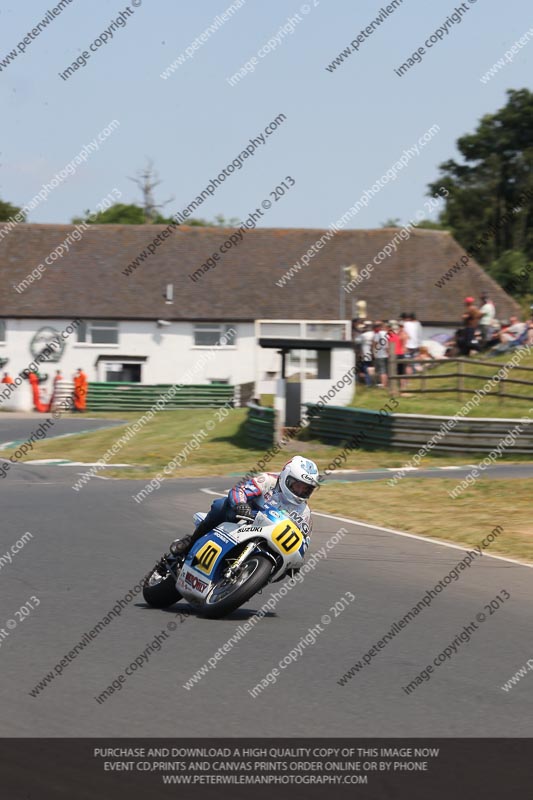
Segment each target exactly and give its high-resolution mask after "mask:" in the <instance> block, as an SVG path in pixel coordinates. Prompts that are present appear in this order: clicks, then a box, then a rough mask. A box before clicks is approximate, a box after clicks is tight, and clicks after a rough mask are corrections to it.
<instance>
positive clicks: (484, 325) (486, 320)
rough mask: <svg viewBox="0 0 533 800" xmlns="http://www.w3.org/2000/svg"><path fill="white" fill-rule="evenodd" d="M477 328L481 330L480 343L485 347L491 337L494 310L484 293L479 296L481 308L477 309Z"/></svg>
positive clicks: (494, 315) (494, 317)
mask: <svg viewBox="0 0 533 800" xmlns="http://www.w3.org/2000/svg"><path fill="white" fill-rule="evenodd" d="M479 313H480V315H481V316H480V318H479V327H480V328H481V342H482V344H483V346H484V347H485V346H486V345H487V342H488V341H489V339H490V338H491V336H492V326H493V325H494V320H495V319H496V308H495V306H494V303H493V302H492V300H491V299H490V297H489V296H488V294H487V293H486V292H484V293H483V294H482V295H481V307H480V309H479Z"/></svg>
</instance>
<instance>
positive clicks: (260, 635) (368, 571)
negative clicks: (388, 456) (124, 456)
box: [0, 420, 533, 737]
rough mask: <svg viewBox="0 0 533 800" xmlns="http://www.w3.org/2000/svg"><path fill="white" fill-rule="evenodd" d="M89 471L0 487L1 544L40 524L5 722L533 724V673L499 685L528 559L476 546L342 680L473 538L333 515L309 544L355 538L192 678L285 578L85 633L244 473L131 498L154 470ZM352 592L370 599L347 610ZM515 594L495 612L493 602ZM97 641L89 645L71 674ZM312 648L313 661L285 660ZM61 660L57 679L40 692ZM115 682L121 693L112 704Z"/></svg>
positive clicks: (116, 727) (527, 615)
mask: <svg viewBox="0 0 533 800" xmlns="http://www.w3.org/2000/svg"><path fill="white" fill-rule="evenodd" d="M84 422H85V420H84ZM522 469H523V468H522ZM81 471H82V470H81V468H80V467H72V466H70V467H69V466H65V467H62V468H60V469H59V468H57V467H52V466H40V465H24V464H21V465H15V466H14V468H13V469H12V470H10V472H9V474H8V476H7V478H6V479H5V480H4V481H2V484H1V486H2V489H3V492H2V516H3V522H4V524H3V525H2V529H1V532H0V556H1V554H2V553H5V552H7V551H8V550H9V548H10V547H11V546H12V545H13V544H14V543H15V542H16V541H17V540H18V539H19V538H20V537H21V536H22V535H23V534H24V532H26V531H30V532H31V533H32V536H33V538H32V539H31V540H29V541H28V542H27V543H26V544H25V546H24V548H23V549H22V550H20V551H19V552H17V553H16V554H15V555H13V556H12V562H11V563H7V560H5V561H4V560H2V561H0V608H1V609H2V611H1V612H0V613H1V616H0V631H1V630H2V629H3V633H1V638H0V650H1V652H0V657H1V659H2V666H3V670H2V672H3V680H2V690H1V691H2V711H3V713H2V715H1V719H0V736H9V737H12V736H15V737H23V736H50V737H61V736H65V737H69V736H100V737H101V736H128V737H130V736H146V737H151V736H158V737H161V736H176V735H178V736H185V737H198V736H224V737H225V736H278V737H279V736H280V735H282V736H285V737H287V736H288V737H292V736H299V735H301V736H331V737H332V736H364V737H369V736H388V737H391V736H402V737H408V736H416V737H427V736H458V737H460V736H483V737H499V736H502V737H507V736H514V737H529V736H532V735H533V694H532V692H531V684H530V683H529V681H530V680H531V679H530V678H529V677H525V678H524V679H523V680H522V681H520V683H519V684H518V685H516V686H515V687H514V688H513V689H512V690H511V691H510V692H507V693H506V692H504V691H502V689H501V688H500V687H501V685H502V684H503V683H505V681H507V680H508V679H509V677H511V676H512V675H513V674H514V673H515V672H516V671H517V670H518V669H519V668H520V667H521V666H522V665H523V664H524V663H525V662H526V661H527V660H528V659H529V658H531V657H532V656H533V652H532V650H531V595H532V591H533V569H531V568H530V567H528V566H525V565H520V564H517V563H513V562H511V561H507V560H505V559H496V558H491V557H490V555H484V556H483V557H479V558H477V559H476V560H475V561H474V563H472V565H471V566H470V568H468V569H465V570H464V571H463V572H460V578H459V579H458V580H457V581H452V582H451V583H450V584H449V585H447V586H446V589H445V590H444V591H442V592H441V593H440V594H438V595H437V596H436V597H435V599H434V600H433V601H432V603H431V605H430V606H429V607H428V608H424V610H423V611H422V612H421V613H420V614H418V615H417V616H416V617H415V618H414V619H413V620H412V621H411V622H410V623H409V624H408V625H407V626H406V627H404V628H402V629H401V630H399V632H398V633H397V634H396V635H395V636H394V637H392V639H391V641H390V642H389V643H388V644H387V646H386V648H385V649H383V650H379V651H376V655H375V656H374V657H372V659H371V661H370V663H369V664H368V665H366V666H365V667H364V668H363V669H362V670H360V671H359V672H358V673H357V674H355V675H354V677H353V678H352V679H351V680H349V681H347V683H346V685H344V686H341V685H339V683H337V681H338V679H339V678H340V677H341V676H342V675H343V674H344V673H346V672H347V671H348V670H349V669H350V667H352V665H353V664H354V663H355V662H356V661H357V660H360V659H362V657H363V655H364V654H365V653H367V652H368V651H369V649H370V648H371V647H372V646H373V645H375V643H376V642H377V641H378V640H380V639H382V638H383V636H384V634H385V633H387V632H388V631H389V630H390V629H391V626H392V625H393V623H394V622H395V621H397V620H399V619H401V618H402V617H403V616H404V615H405V614H406V613H407V612H408V611H409V610H410V609H411V608H412V607H413V606H414V605H415V604H417V603H418V601H419V600H420V599H421V598H422V597H423V595H424V594H425V593H426V591H427V589H429V588H431V587H434V586H435V585H436V584H437V583H438V582H439V581H440V580H442V579H443V578H444V576H446V575H447V574H448V573H449V572H450V570H451V569H452V568H453V567H454V566H455V565H456V564H457V563H458V562H459V561H460V560H461V559H462V558H463V557H464V551H462V549H461V548H459V547H457V546H454V545H449V546H443V545H441V544H439V543H436V542H433V541H428V540H424V539H422V538H418V537H415V536H409V535H401V534H400V533H399V532H398V533H396V532H393V531H387V530H384V529H380V528H377V527H374V526H371V525H366V524H360V523H357V522H356V521H350V520H339V519H336V518H334V517H331V516H330V515H324V514H317V515H316V517H315V527H314V532H313V541H312V546H311V553H313V552H317V551H318V550H319V549H320V548H321V547H323V546H324V545H325V543H326V542H327V541H329V540H330V539H331V537H332V536H333V535H334V534H335V533H336V532H337V531H339V529H340V528H345V530H346V533H345V535H344V537H343V538H342V539H341V541H340V542H339V543H338V544H337V545H336V546H335V547H334V548H333V549H332V550H331V551H330V552H329V557H328V558H327V559H322V560H320V562H318V563H317V564H316V568H315V569H314V570H313V571H311V572H309V574H308V575H307V576H306V577H305V580H304V581H303V582H302V583H299V584H297V585H296V586H295V587H294V588H292V589H291V590H290V591H288V592H287V593H286V594H285V596H284V597H282V598H281V599H280V600H279V602H278V603H277V604H276V606H275V608H274V609H273V611H272V613H271V614H270V615H268V616H266V617H265V618H264V619H262V620H260V621H259V622H258V623H257V624H256V625H254V627H253V629H252V630H251V631H249V632H248V633H246V635H245V636H244V637H243V638H242V639H241V640H240V641H238V642H236V643H234V644H233V646H232V647H231V648H230V649H229V652H228V653H227V654H225V655H224V657H223V659H222V660H219V661H217V662H216V664H217V666H216V669H209V670H207V671H206V674H204V675H203V676H202V675H200V678H199V680H198V682H197V683H196V684H195V685H193V686H192V688H190V689H186V688H184V685H185V684H186V682H187V681H190V680H191V676H192V675H194V674H195V673H196V672H197V671H198V670H200V668H201V667H202V666H203V665H204V664H205V663H208V659H209V658H213V655H214V653H215V651H217V650H218V648H220V647H222V646H223V645H224V644H225V643H226V642H227V641H228V640H229V638H230V637H231V636H233V635H235V634H236V631H237V630H238V628H239V626H240V625H242V624H243V623H245V622H246V621H247V620H248V619H250V617H251V615H252V614H253V612H254V611H255V610H257V609H258V608H259V607H260V606H261V605H262V604H263V603H264V602H265V601H266V600H267V599H268V598H269V597H270V596H271V594H272V593H273V592H274V591H279V590H280V587H281V584H275V585H274V586H272V587H268V588H267V589H266V590H265V591H264V592H263V593H262V594H261V595H258V596H256V597H254V598H252V600H251V601H250V602H249V603H248V604H246V606H245V607H244V608H241V609H239V610H238V611H237V612H235V613H234V614H233V615H231V617H229V618H227V619H224V620H205V619H202V618H201V617H199V616H197V615H196V613H195V612H194V610H192V609H190V608H189V607H188V605H187V604H186V603H183V602H181V603H179V604H178V605H176V606H175V607H173V608H172V609H169V610H165V611H160V610H156V609H151V608H148V607H147V606H146V605H145V603H144V601H143V600H142V595H139V594H137V595H135V596H133V597H131V596H130V599H131V602H128V603H127V604H126V605H125V607H124V608H123V610H122V613H121V615H120V617H118V618H115V619H111V621H110V622H109V624H107V625H103V626H101V630H100V632H98V633H97V635H96V636H95V638H91V637H89V636H87V637H85V638H84V634H85V633H86V632H88V631H93V629H94V628H95V626H96V625H97V623H98V622H99V621H100V620H102V619H103V618H104V617H105V616H106V615H107V614H108V612H109V610H110V609H111V608H112V607H113V606H114V605H115V604H116V603H117V601H118V600H119V599H121V598H124V597H125V596H126V595H127V593H128V591H129V590H130V589H131V588H132V587H134V586H135V584H136V583H137V582H138V581H139V580H140V579H141V578H142V577H143V576H144V575H145V574H146V572H147V571H148V569H149V568H150V567H151V566H152V565H153V564H154V563H155V561H156V558H157V557H158V556H159V554H160V553H161V552H163V551H164V550H165V549H166V548H167V546H168V543H169V542H170V541H171V540H172V539H173V538H175V537H176V536H180V535H183V534H186V533H188V532H190V531H191V528H192V514H193V513H194V512H195V511H197V510H203V509H207V508H208V506H209V504H210V502H211V501H212V500H213V499H214V497H215V496H219V495H220V493H222V492H224V491H225V490H227V489H228V488H229V486H230V480H229V479H227V478H209V479H208V478H195V479H182V480H179V481H178V480H172V481H166V482H164V483H163V485H162V486H161V488H160V489H159V490H158V491H157V492H154V493H153V494H151V495H150V496H149V497H148V498H147V499H146V500H145V501H144V502H143V503H141V504H137V503H136V502H135V501H134V500H133V499H132V495H133V494H135V493H136V492H138V491H139V490H140V489H141V488H142V486H143V485H144V481H122V480H107V481H105V480H104V481H102V480H94V481H90V482H89V483H88V484H87V485H86V486H85V487H84V488H83V489H82V490H80V491H78V492H76V491H73V490H72V488H71V487H72V484H73V482H75V480H77V478H78V477H79V474H80V472H81ZM343 477H344V476H343ZM355 479H356V480H357V479H358V478H357V477H356V478H355ZM406 480H408V478H406ZM206 490H207V491H206ZM398 528H400V529H401V519H399V520H398ZM487 533H489V531H487ZM485 552H486V553H490V548H489V549H488V551H485ZM347 593H353V595H354V596H355V601H353V602H349V603H345V607H344V608H343V610H342V612H340V611H339V610H338V609H339V606H337V612H336V610H335V604H336V603H339V602H342V601H341V600H340V598H342V597H345V598H346V597H348V596H349V595H348V594H347ZM507 594H508V595H510V597H509V599H505V601H504V602H503V603H500V607H498V608H497V610H496V611H491V610H490V608H491V607H490V606H489V604H490V602H491V601H492V600H493V598H495V597H496V596H497V595H499V596H500V598H502V597H503V598H506V596H507ZM486 606H489V609H488V610H487V608H486ZM22 608H24V609H25V610H24V611H23V612H22V611H20V609H22ZM178 612H180V613H178ZM480 613H481V614H484V615H485V620H484V621H483V623H482V624H481V623H478V628H479V629H478V630H476V631H475V633H474V634H473V635H472V638H471V639H470V641H469V642H468V643H466V642H463V643H461V645H460V647H459V648H458V650H457V653H456V654H455V655H454V656H453V657H452V658H451V659H447V660H446V661H445V662H444V663H443V664H442V665H441V666H439V667H438V668H436V669H435V670H434V673H433V675H432V676H431V679H430V680H428V681H423V682H421V685H420V686H418V688H416V690H415V691H413V692H411V693H409V694H406V692H405V691H404V690H403V688H402V687H404V686H406V685H407V684H408V683H410V682H411V681H412V680H413V679H414V678H415V676H416V675H417V674H419V673H420V671H421V670H423V669H424V668H425V667H426V666H427V665H430V664H432V661H433V659H434V658H435V657H436V656H438V654H439V653H441V652H442V651H443V650H444V648H445V647H446V646H448V645H449V644H450V642H452V641H453V640H454V638H455V637H457V636H458V635H459V634H460V633H461V631H463V630H464V628H465V626H466V625H469V624H470V623H471V622H472V621H474V620H475V619H476V615H478V614H480ZM324 615H326V616H327V617H329V622H326V623H325V622H324V620H323V618H324V619H325V617H324ZM108 619H109V618H108ZM8 622H9V625H8ZM13 622H15V623H16V624H15V625H13V624H12V623H13ZM317 626H322V630H320V632H319V634H318V631H319V628H317ZM310 628H314V630H315V634H314V635H311V634H309V629H310ZM306 636H307V643H306V644H305V646H304V645H302V642H304V641H305V637H306ZM156 637H159V642H160V644H159V649H158V646H157V645H156V644H154V643H156V642H157V641H158V640H157V639H156ZM312 638H314V643H313V644H311V643H310V640H311V639H312ZM82 641H85V642H86V644H85V647H80V651H79V653H78V654H77V655H76V656H75V657H74V658H73V659H72V660H71V661H70V663H69V662H68V661H65V662H64V665H65V666H64V667H63V668H61V667H60V670H55V669H54V668H55V665H58V664H59V662H60V661H61V660H62V659H63V658H64V656H65V655H66V654H69V652H72V650H73V647H74V646H75V645H76V644H77V643H78V642H82ZM298 649H299V650H300V654H299V655H298V657H297V660H296V661H295V662H294V663H291V664H290V665H287V666H286V668H285V669H280V668H279V663H280V662H281V661H282V660H283V659H284V658H285V657H286V656H287V654H288V653H289V652H290V651H291V650H293V651H296V650H298ZM142 653H145V654H147V655H146V658H140V660H141V662H142V667H139V668H138V669H136V670H135V671H133V672H132V674H131V675H130V676H128V677H127V679H126V680H125V682H123V681H120V679H119V678H118V677H117V676H119V675H121V674H122V675H124V672H125V669H126V667H128V665H130V664H131V663H132V662H134V661H135V660H136V659H139V657H140V656H141V654H142ZM274 668H277V669H278V672H279V673H280V674H279V677H277V678H276V682H275V683H269V684H268V687H267V688H265V689H264V690H263V691H262V692H260V693H259V694H258V695H257V696H256V697H255V698H254V697H252V696H251V694H250V693H249V691H248V690H251V689H252V688H253V687H254V686H256V685H257V684H259V683H260V682H261V679H262V678H264V676H265V675H266V674H267V673H270V672H272V670H273V669H274ZM61 669H62V672H61V674H56V673H57V672H58V671H61ZM49 673H53V674H54V675H55V677H54V678H53V679H51V678H50V679H49V680H48V682H47V683H46V684H45V685H43V686H42V687H41V689H40V690H39V691H38V692H36V691H35V687H36V686H37V685H38V684H39V682H41V681H42V680H43V678H45V676H47V674H49ZM113 681H115V689H114V691H113V692H109V697H108V698H107V699H105V700H103V701H102V702H98V701H97V700H96V699H95V698H97V697H99V696H100V697H101V695H102V693H103V692H104V691H105V690H106V688H107V687H109V686H112V685H113ZM32 691H33V693H34V695H35V696H32V695H31V694H30V692H32Z"/></svg>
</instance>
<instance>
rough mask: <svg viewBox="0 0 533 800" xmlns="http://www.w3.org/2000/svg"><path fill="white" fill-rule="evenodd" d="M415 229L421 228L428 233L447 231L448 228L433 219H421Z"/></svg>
mask: <svg viewBox="0 0 533 800" xmlns="http://www.w3.org/2000/svg"><path fill="white" fill-rule="evenodd" d="M416 227H417V228H423V229H425V230H428V231H447V230H448V228H447V226H446V225H444V224H443V223H442V222H440V221H439V220H434V219H422V220H420V222H417V223H416Z"/></svg>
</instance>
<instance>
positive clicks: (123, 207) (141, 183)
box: [72, 159, 240, 228]
mask: <svg viewBox="0 0 533 800" xmlns="http://www.w3.org/2000/svg"><path fill="white" fill-rule="evenodd" d="M130 180H132V181H133V182H134V183H136V184H137V186H138V187H139V188H140V190H141V193H142V196H143V204H142V206H139V205H137V204H136V203H115V204H114V205H112V206H110V207H109V208H107V209H106V210H105V211H99V212H98V213H97V214H94V215H91V212H90V211H89V210H87V211H85V212H84V214H83V216H81V217H74V218H73V219H72V222H73V223H74V224H76V223H77V224H79V223H80V222H86V223H88V224H94V225H170V223H171V222H174V220H173V219H172V216H169V217H164V216H163V215H162V214H161V213H160V211H158V209H161V208H163V207H164V206H166V205H168V204H169V203H171V202H172V200H173V199H174V198H171V199H170V200H165V202H164V203H159V204H158V203H156V202H155V199H154V189H155V188H156V187H157V186H159V184H160V183H161V181H160V180H159V178H158V175H157V173H156V172H155V170H154V165H153V162H152V161H151V160H150V159H148V161H147V164H146V167H144V169H143V170H141V171H140V172H138V173H137V177H136V178H130ZM239 224H240V223H239V220H238V218H236V217H231V218H230V219H228V220H227V219H225V217H224V216H223V215H222V214H217V216H216V217H215V220H214V221H209V220H205V219H195V218H194V217H190V218H188V219H187V225H201V226H206V227H207V226H210V227H223V228H232V227H238V225H239Z"/></svg>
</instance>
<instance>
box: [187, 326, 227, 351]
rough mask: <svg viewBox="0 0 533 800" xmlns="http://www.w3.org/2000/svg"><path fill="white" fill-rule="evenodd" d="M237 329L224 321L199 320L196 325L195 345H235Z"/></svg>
mask: <svg viewBox="0 0 533 800" xmlns="http://www.w3.org/2000/svg"><path fill="white" fill-rule="evenodd" d="M236 338H237V331H236V330H235V327H234V326H233V325H227V324H225V323H223V322H197V323H196V325H195V326H194V346H195V347H216V346H217V345H218V346H222V347H235V341H236Z"/></svg>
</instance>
